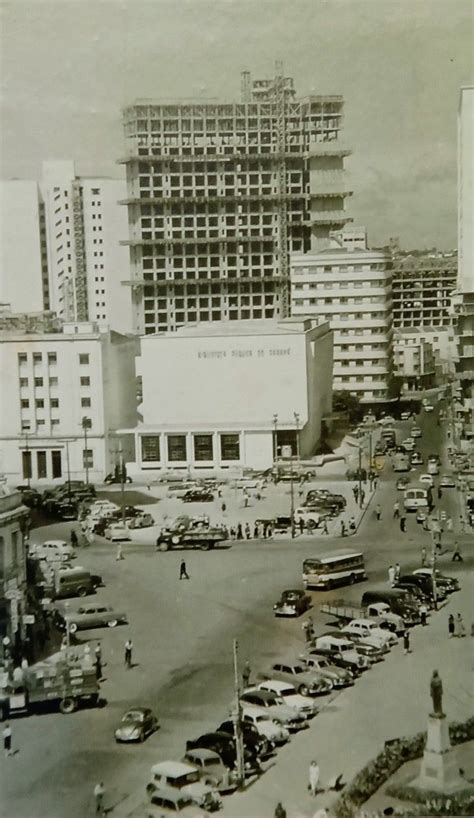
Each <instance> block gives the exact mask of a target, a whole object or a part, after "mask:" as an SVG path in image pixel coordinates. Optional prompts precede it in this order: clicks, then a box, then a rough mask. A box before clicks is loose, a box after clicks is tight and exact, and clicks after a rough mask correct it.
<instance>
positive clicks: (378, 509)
mask: <svg viewBox="0 0 474 818" xmlns="http://www.w3.org/2000/svg"><path fill="white" fill-rule="evenodd" d="M375 516H376V517H377V520H380V519H381V518H382V507H381V506H380V505H379V503H377V505H376V506H375Z"/></svg>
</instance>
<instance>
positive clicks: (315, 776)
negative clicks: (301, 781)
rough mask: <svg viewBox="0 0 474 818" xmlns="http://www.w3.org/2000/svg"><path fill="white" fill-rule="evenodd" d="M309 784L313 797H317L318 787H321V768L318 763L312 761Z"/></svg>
mask: <svg viewBox="0 0 474 818" xmlns="http://www.w3.org/2000/svg"><path fill="white" fill-rule="evenodd" d="M308 778H309V783H308V789H309V790H310V792H311V795H313V796H314V795H316V793H317V792H318V785H319V767H318V763H317V761H314V760H313V761H312V762H311V764H310V765H309V773H308Z"/></svg>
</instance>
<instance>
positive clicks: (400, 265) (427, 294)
mask: <svg viewBox="0 0 474 818" xmlns="http://www.w3.org/2000/svg"><path fill="white" fill-rule="evenodd" d="M456 276H457V255H456V253H450V254H428V253H426V254H423V255H396V256H394V258H393V281H392V293H393V326H394V328H397V327H403V328H409V327H413V328H417V329H419V328H421V327H427V328H432V329H442V328H443V327H444V328H445V329H446V328H447V327H450V326H451V324H452V315H451V314H450V309H451V293H452V291H453V290H454V289H455V287H456Z"/></svg>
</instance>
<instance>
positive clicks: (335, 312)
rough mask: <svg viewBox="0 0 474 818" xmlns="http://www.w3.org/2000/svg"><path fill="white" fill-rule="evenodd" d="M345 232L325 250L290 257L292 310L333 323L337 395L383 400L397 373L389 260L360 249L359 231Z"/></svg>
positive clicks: (363, 399) (383, 253)
mask: <svg viewBox="0 0 474 818" xmlns="http://www.w3.org/2000/svg"><path fill="white" fill-rule="evenodd" d="M344 233H345V236H346V239H347V240H346V241H344V240H342V239H341V237H340V236H339V235H338V234H336V233H333V234H332V236H331V240H330V246H329V247H328V248H327V249H324V250H321V251H320V252H317V253H313V252H309V253H302V254H293V255H292V256H291V311H292V315H293V316H303V315H307V316H311V317H313V316H316V317H317V318H318V319H319V320H320V321H329V322H330V326H331V329H332V330H333V332H334V369H333V388H334V390H346V391H349V392H351V393H353V394H354V395H357V397H359V398H360V399H361V400H362V401H366V402H372V401H382V400H386V399H387V397H389V386H390V382H391V379H392V371H393V365H392V332H393V331H392V271H391V267H392V262H391V257H390V255H389V254H388V253H386V252H385V251H381V250H369V249H367V245H366V244H365V242H364V246H361V243H362V237H363V235H364V234H365V233H364V231H362V230H361V229H358V230H356V231H355V234H354V236H353V237H352V238H351V231H350V230H347V231H344Z"/></svg>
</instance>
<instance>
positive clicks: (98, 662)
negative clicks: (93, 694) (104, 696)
mask: <svg viewBox="0 0 474 818" xmlns="http://www.w3.org/2000/svg"><path fill="white" fill-rule="evenodd" d="M94 664H95V677H96V679H97V681H98V682H100V680H101V679H102V659H101V657H100V656H97V654H96V657H95V662H94Z"/></svg>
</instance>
